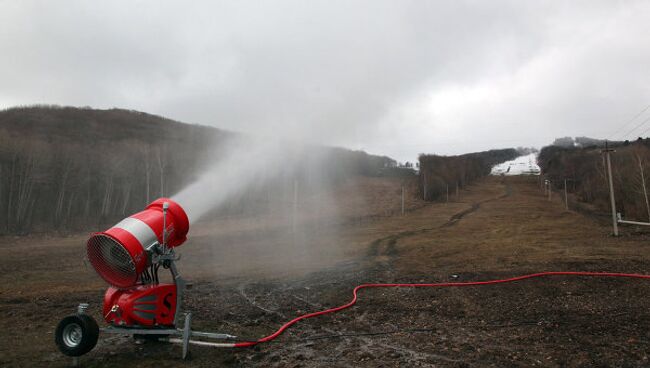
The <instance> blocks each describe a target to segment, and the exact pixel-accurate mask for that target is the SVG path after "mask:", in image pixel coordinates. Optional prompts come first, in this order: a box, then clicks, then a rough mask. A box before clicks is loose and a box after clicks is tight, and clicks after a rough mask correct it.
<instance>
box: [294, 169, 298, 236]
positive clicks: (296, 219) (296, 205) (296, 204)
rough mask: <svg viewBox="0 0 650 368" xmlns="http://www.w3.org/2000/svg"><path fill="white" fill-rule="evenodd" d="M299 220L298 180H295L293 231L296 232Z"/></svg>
mask: <svg viewBox="0 0 650 368" xmlns="http://www.w3.org/2000/svg"><path fill="white" fill-rule="evenodd" d="M297 222H298V180H296V179H294V180H293V233H294V234H295V233H296V229H297V227H298V226H297Z"/></svg>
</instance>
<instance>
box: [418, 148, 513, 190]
mask: <svg viewBox="0 0 650 368" xmlns="http://www.w3.org/2000/svg"><path fill="white" fill-rule="evenodd" d="M519 154H520V153H519V152H518V151H517V150H516V149H514V148H507V149H497V150H489V151H483V152H475V153H468V154H464V155H458V156H439V155H420V188H421V191H422V196H423V198H424V199H425V200H428V201H433V200H436V199H438V198H440V197H442V196H444V195H446V193H447V190H449V191H454V190H455V189H456V186H458V188H464V187H465V186H466V185H468V184H470V183H472V182H473V181H475V180H476V179H478V178H481V177H484V176H486V175H489V174H490V170H491V169H492V166H494V165H496V164H498V163H501V162H504V161H508V160H512V159H514V158H516V157H517V156H519Z"/></svg>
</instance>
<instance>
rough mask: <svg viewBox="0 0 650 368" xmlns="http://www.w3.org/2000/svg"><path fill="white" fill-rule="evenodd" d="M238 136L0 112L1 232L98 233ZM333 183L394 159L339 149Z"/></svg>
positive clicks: (83, 113)
mask: <svg viewBox="0 0 650 368" xmlns="http://www.w3.org/2000/svg"><path fill="white" fill-rule="evenodd" d="M235 136H236V134H235V133H231V132H226V131H223V130H219V129H215V128H212V127H206V126H200V125H190V124H185V123H181V122H177V121H173V120H170V119H166V118H163V117H160V116H155V115H150V114H146V113H142V112H137V111H129V110H122V109H109V110H96V109H90V108H74V107H57V106H33V107H21V108H12V109H7V110H4V111H0V234H3V233H4V234H8V233H9V234H12V233H30V232H34V231H50V230H52V229H56V230H60V231H69V230H87V229H96V228H99V227H101V226H103V225H105V224H111V223H114V222H115V221H117V220H119V219H120V218H122V217H123V216H124V215H128V214H130V213H133V212H134V211H139V210H141V209H142V208H143V206H144V205H145V204H147V203H149V202H150V201H151V200H153V199H155V198H157V197H160V196H169V195H172V194H174V193H176V192H177V191H178V190H180V189H181V188H183V187H184V186H185V185H187V184H188V183H190V182H192V181H193V180H195V179H196V178H197V176H198V175H199V174H200V172H201V169H202V165H204V164H207V163H209V162H210V160H211V159H212V158H213V157H215V153H218V152H219V149H221V148H223V146H224V144H225V143H226V142H227V141H228V140H229V139H232V138H233V137H235ZM314 149H315V150H324V151H326V152H327V154H328V157H329V160H331V161H332V162H333V163H336V164H335V165H332V168H331V170H330V171H331V172H328V173H324V174H325V175H327V176H330V177H342V176H346V175H368V176H372V175H378V174H380V173H381V170H382V168H384V167H385V166H389V165H390V164H391V163H394V161H393V160H391V159H390V158H388V157H379V156H373V155H368V154H366V153H365V152H358V151H349V150H344V149H334V148H324V147H320V148H314Z"/></svg>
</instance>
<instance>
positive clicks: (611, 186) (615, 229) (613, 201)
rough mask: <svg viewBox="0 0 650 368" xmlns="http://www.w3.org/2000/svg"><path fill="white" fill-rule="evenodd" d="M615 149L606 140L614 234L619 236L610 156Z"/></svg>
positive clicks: (604, 151) (605, 151)
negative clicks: (610, 147) (609, 146)
mask: <svg viewBox="0 0 650 368" xmlns="http://www.w3.org/2000/svg"><path fill="white" fill-rule="evenodd" d="M613 151H614V150H612V149H609V148H608V146H607V141H605V149H604V150H603V151H602V152H603V153H604V154H605V163H606V164H607V182H608V183H609V201H610V204H611V208H612V227H613V228H614V236H618V220H617V218H616V199H615V198H614V179H612V160H611V159H610V157H609V154H610V152H613Z"/></svg>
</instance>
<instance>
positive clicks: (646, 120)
mask: <svg viewBox="0 0 650 368" xmlns="http://www.w3.org/2000/svg"><path fill="white" fill-rule="evenodd" d="M648 121H650V117H648V118H647V119H645V120H643V121H642V122H641V123H639V124H638V125H637V126H635V127H634V128H632V129H631V130H629V131H628V132H627V133H625V134H624V135H623V136H621V139H625V138H627V136H628V135H630V133H632V132H633V131H635V130H637V129H638V128H640V127H641V126H643V125H645V124H646V123H647V122H648ZM645 132H647V130H645V131H643V132H642V133H641V134H640V136H641V135H643V134H644V133H645Z"/></svg>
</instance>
